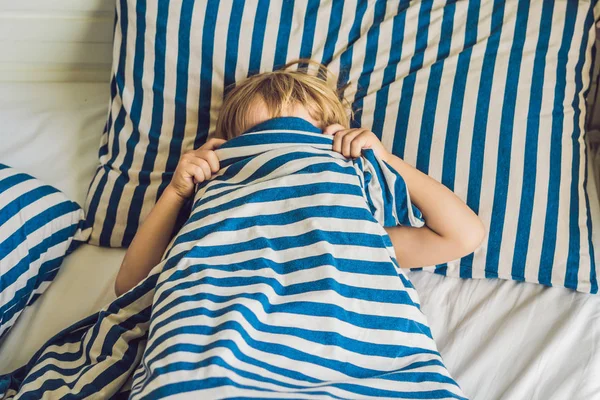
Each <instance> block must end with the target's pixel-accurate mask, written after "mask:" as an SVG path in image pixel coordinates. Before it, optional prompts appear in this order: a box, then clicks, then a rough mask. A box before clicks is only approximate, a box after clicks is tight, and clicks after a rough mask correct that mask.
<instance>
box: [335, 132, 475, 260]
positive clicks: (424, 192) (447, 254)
mask: <svg viewBox="0 0 600 400" xmlns="http://www.w3.org/2000/svg"><path fill="white" fill-rule="evenodd" d="M340 128H342V129H340ZM325 133H326V134H334V135H335V136H334V142H333V149H334V151H337V152H339V153H341V154H343V155H344V156H346V157H350V158H355V157H358V156H360V154H361V151H362V149H365V148H370V149H373V151H374V152H375V154H376V155H378V156H379V157H380V158H381V159H382V160H384V161H385V162H387V163H388V164H389V165H390V166H391V167H392V168H394V169H395V170H396V171H397V172H398V173H399V174H400V175H401V176H402V178H403V179H404V181H405V182H406V185H407V187H408V191H409V194H410V198H411V200H412V202H413V203H414V204H415V206H417V207H418V208H419V209H420V210H421V213H422V214H423V218H424V219H425V226H423V227H422V228H414V227H409V226H395V227H389V228H385V229H386V231H387V233H388V235H389V236H390V239H391V240H392V243H393V245H394V250H395V252H396V259H397V260H398V263H399V264H400V266H401V267H403V268H414V267H424V266H430V265H436V264H440V263H444V262H447V261H451V260H455V259H457V258H460V257H463V256H465V255H467V254H469V253H472V252H473V251H475V250H476V249H477V247H479V245H480V244H481V241H482V240H483V238H484V237H485V228H484V226H483V223H482V222H481V220H480V219H479V217H478V216H477V215H476V214H475V213H474V212H473V211H472V210H471V209H470V208H469V207H467V205H466V204H465V203H464V202H463V201H462V200H461V199H460V198H458V196H456V195H455V194H454V193H453V192H452V191H451V190H449V189H448V188H446V187H445V186H444V185H442V184H441V183H439V182H437V181H436V180H434V179H432V178H430V177H429V176H427V175H425V174H423V173H422V172H421V171H419V170H417V169H416V168H414V167H412V166H410V165H409V164H407V163H406V162H404V161H403V160H401V159H400V158H398V157H396V156H394V155H393V154H390V153H389V152H388V151H387V150H385V148H384V147H383V145H382V144H381V142H380V141H379V139H378V138H377V136H376V135H375V134H374V133H372V132H370V131H369V130H366V129H343V127H341V126H340V125H332V126H330V127H328V128H327V129H326V130H325Z"/></svg>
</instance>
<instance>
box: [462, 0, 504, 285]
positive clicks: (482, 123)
mask: <svg viewBox="0 0 600 400" xmlns="http://www.w3.org/2000/svg"><path fill="white" fill-rule="evenodd" d="M503 18H504V2H503V1H502V0H494V9H493V12H492V21H491V26H490V32H491V34H490V37H489V39H488V42H487V44H486V47H485V55H484V57H483V65H482V67H481V79H480V81H479V92H478V93H477V105H476V108H477V110H476V112H475V122H474V126H475V127H476V129H474V130H473V140H472V144H471V160H470V163H469V186H468V192H467V205H468V206H469V207H471V209H472V210H473V211H474V212H475V213H476V214H477V213H479V205H480V204H479V201H480V199H481V180H482V176H483V157H484V154H485V139H486V133H487V123H488V115H489V111H490V98H491V94H492V83H493V82H494V71H495V67H496V57H497V55H498V46H499V44H500V36H501V34H502V22H503ZM460 263H461V277H462V274H463V273H465V275H467V274H469V275H470V268H471V266H472V265H473V253H471V254H469V255H468V256H466V257H463V258H462V259H461V261H460ZM463 268H464V269H463ZM486 273H487V272H486Z"/></svg>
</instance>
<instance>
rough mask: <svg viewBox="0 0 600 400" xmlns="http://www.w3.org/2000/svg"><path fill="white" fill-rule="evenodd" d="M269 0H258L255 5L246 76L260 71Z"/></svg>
mask: <svg viewBox="0 0 600 400" xmlns="http://www.w3.org/2000/svg"><path fill="white" fill-rule="evenodd" d="M269 1H270V0H258V3H257V5H256V16H255V17H254V26H253V28H254V29H253V30H252V43H251V44H250V62H249V63H248V76H250V75H254V74H256V73H258V72H260V61H261V59H262V52H263V44H264V40H265V30H266V28H267V16H268V15H269Z"/></svg>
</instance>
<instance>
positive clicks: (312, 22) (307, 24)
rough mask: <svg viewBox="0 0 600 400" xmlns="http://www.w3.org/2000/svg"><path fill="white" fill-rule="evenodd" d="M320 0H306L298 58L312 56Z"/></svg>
mask: <svg viewBox="0 0 600 400" xmlns="http://www.w3.org/2000/svg"><path fill="white" fill-rule="evenodd" d="M319 2H320V0H308V4H307V6H306V15H305V17H304V23H303V25H304V29H303V31H302V42H301V44H300V58H309V59H310V58H312V48H313V43H314V41H315V29H316V25H317V15H318V13H319Z"/></svg>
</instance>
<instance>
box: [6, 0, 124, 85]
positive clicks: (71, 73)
mask: <svg viewBox="0 0 600 400" xmlns="http://www.w3.org/2000/svg"><path fill="white" fill-rule="evenodd" d="M114 5H115V2H114V0H0V81H88V82H89V81H97V82H107V81H108V80H109V78H110V67H111V58H112V35H113V24H114Z"/></svg>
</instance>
